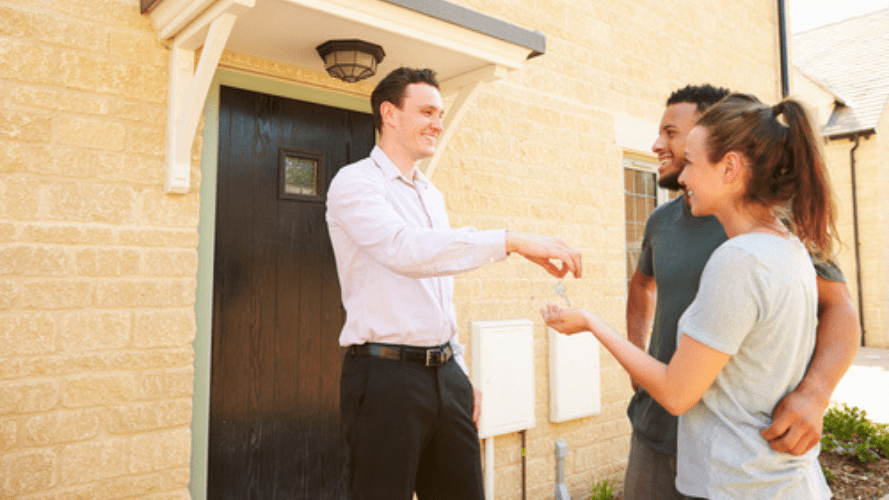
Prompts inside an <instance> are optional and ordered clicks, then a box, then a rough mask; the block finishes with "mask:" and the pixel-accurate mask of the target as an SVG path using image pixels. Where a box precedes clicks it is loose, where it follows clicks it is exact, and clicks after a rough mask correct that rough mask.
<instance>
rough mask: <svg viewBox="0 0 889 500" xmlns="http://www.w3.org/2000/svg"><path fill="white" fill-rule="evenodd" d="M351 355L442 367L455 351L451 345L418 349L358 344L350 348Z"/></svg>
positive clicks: (415, 347)
mask: <svg viewBox="0 0 889 500" xmlns="http://www.w3.org/2000/svg"><path fill="white" fill-rule="evenodd" d="M349 354H351V355H353V356H372V357H375V358H383V359H391V360H393V361H408V362H411V363H419V364H421V365H423V366H441V365H443V364H445V363H446V362H447V361H448V360H449V359H451V358H453V357H454V351H453V350H452V349H451V345H450V344H442V345H438V346H433V347H417V346H407V345H397V344H375V343H372V342H369V343H367V344H358V345H351V346H349Z"/></svg>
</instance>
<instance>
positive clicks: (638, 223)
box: [624, 164, 657, 279]
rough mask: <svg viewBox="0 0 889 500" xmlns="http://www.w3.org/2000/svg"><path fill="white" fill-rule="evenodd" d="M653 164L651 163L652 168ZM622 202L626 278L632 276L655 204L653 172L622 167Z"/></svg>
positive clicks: (655, 194)
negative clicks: (624, 218)
mask: <svg viewBox="0 0 889 500" xmlns="http://www.w3.org/2000/svg"><path fill="white" fill-rule="evenodd" d="M654 167H655V166H654V165H653V164H652V168H654ZM624 204H625V207H626V218H627V219H626V224H625V230H626V245H627V248H626V253H627V255H626V257H627V279H630V278H631V277H632V276H633V273H634V272H635V271H636V265H637V262H638V260H639V255H640V253H641V248H642V239H643V237H644V236H645V222H646V221H647V220H648V216H649V215H651V212H652V211H653V210H654V208H655V206H656V205H657V188H656V185H655V173H654V172H651V171H646V170H640V169H636V168H627V167H625V168H624Z"/></svg>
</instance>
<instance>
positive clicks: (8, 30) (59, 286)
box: [0, 0, 779, 500]
mask: <svg viewBox="0 0 889 500" xmlns="http://www.w3.org/2000/svg"><path fill="white" fill-rule="evenodd" d="M456 3H459V4H461V5H464V6H466V7H469V8H472V9H475V10H478V11H481V12H483V13H486V14H489V15H492V16H495V17H498V18H501V19H503V20H505V21H508V22H511V23H514V24H518V25H520V26H523V27H526V28H528V29H534V30H539V31H541V32H543V33H545V34H546V36H547V53H546V54H545V55H543V56H541V57H538V58H535V59H532V60H530V61H529V62H528V63H527V65H526V67H525V68H524V69H522V70H521V71H518V72H515V73H513V74H511V75H509V76H508V77H507V78H506V79H505V80H503V81H500V82H498V83H495V84H492V85H489V86H488V87H486V88H485V89H484V91H483V92H482V93H481V94H480V95H479V97H478V98H477V99H476V101H475V102H473V103H472V104H471V105H470V108H469V109H468V111H467V113H466V115H465V116H464V118H463V120H462V122H461V127H460V130H458V131H457V133H456V134H455V136H454V137H453V139H452V141H451V142H450V144H449V147H448V150H447V151H445V152H444V156H443V158H442V160H441V162H440V163H439V165H438V168H437V169H436V173H435V175H434V178H433V181H434V182H435V183H436V184H437V185H438V187H439V188H440V189H441V191H442V192H443V193H444V196H445V200H446V203H447V205H448V208H449V211H450V214H451V221H452V224H453V225H454V226H462V225H473V226H475V227H477V228H479V229H489V228H498V227H508V228H510V229H512V230H517V231H531V232H537V233H543V234H551V235H556V236H559V237H562V238H563V239H565V240H566V241H568V242H569V243H571V244H572V245H574V246H576V247H577V248H578V249H580V250H581V251H582V252H583V255H584V278H583V279H581V280H577V281H575V280H573V279H567V280H566V285H567V290H568V294H569V296H570V297H571V299H572V304H574V305H576V306H580V307H586V308H590V309H595V310H596V311H598V312H599V313H601V314H602V316H603V317H604V318H606V319H607V320H608V321H609V322H610V323H612V324H613V325H615V326H616V327H617V328H618V329H619V330H624V326H623V325H624V308H625V301H626V282H625V279H626V276H625V274H626V270H625V260H624V251H625V249H624V245H625V243H624V242H625V235H624V213H623V191H622V186H623V171H622V167H621V158H622V156H623V155H624V154H625V153H627V152H630V151H627V150H624V149H623V148H621V147H619V146H617V145H616V143H615V120H616V119H617V118H616V117H617V116H618V115H624V116H630V117H633V118H634V119H638V120H641V121H644V122H648V123H651V124H652V125H654V124H656V123H657V122H658V121H659V120H660V115H661V112H662V110H663V105H664V101H665V100H666V97H667V96H668V95H669V93H670V92H671V91H672V90H674V89H676V88H678V87H681V86H684V85H685V84H687V83H701V82H711V83H714V84H717V85H723V86H728V87H731V88H733V89H737V90H743V91H746V92H752V93H755V94H757V95H759V96H760V97H761V98H763V99H764V100H766V101H774V100H776V99H777V97H778V94H779V77H778V71H779V66H778V46H777V41H778V37H777V12H776V6H775V3H776V2H774V1H772V0H756V1H754V2H746V3H743V4H741V3H738V2H732V1H729V0H716V1H713V2H707V3H701V2H692V1H690V0H686V1H680V2H673V3H670V4H669V5H668V4H665V3H663V2H660V1H658V0H637V1H634V2H610V1H606V0H584V1H557V0H545V1H539V2H518V3H516V2H513V1H511V0H463V1H458V2H456ZM0 19H2V20H3V21H2V22H0V103H2V104H0V498H23V499H26V500H49V499H66V500H68V499H72V500H73V499H90V500H104V499H109V500H110V499H116V498H132V499H146V500H174V499H175V500H178V499H186V498H189V497H190V494H189V490H188V482H189V477H190V466H189V457H190V438H191V431H190V425H191V423H192V410H193V408H192V394H193V392H194V385H193V381H192V380H193V379H192V377H193V370H194V368H193V367H194V364H193V363H194V355H195V352H194V350H193V348H192V340H193V339H194V338H195V328H196V327H195V312H194V307H195V289H196V280H195V273H196V269H197V266H198V253H197V226H198V222H199V204H200V200H199V197H198V186H199V185H200V166H199V160H198V158H199V155H198V153H199V151H200V146H201V142H200V140H198V141H196V143H195V160H194V164H193V168H192V189H191V191H190V192H189V193H188V194H186V195H167V194H165V193H164V192H163V177H164V172H165V166H164V154H165V151H164V147H165V143H164V137H165V126H166V111H165V110H166V104H165V99H166V94H167V65H168V62H169V50H168V49H167V48H166V47H164V46H163V44H161V43H159V42H158V41H157V33H156V31H155V30H154V28H153V27H152V26H151V22H150V19H149V18H148V17H147V16H143V15H140V14H139V6H138V2H137V1H136V0H66V1H64V2H61V1H51V0H38V1H33V2H27V3H25V4H24V5H22V4H21V2H17V1H13V0H0ZM247 59H249V58H247ZM223 60H224V61H226V60H227V61H233V60H238V61H239V62H238V63H237V64H240V65H248V66H249V65H253V66H259V67H262V68H264V69H263V71H261V72H259V73H260V74H268V75H269V76H271V77H274V78H279V79H284V80H287V81H291V82H293V83H294V84H297V85H307V86H313V85H317V84H318V81H319V79H322V80H323V79H326V78H327V77H326V76H324V75H319V74H318V73H316V72H311V71H306V70H304V69H300V68H286V67H282V66H280V65H277V64H275V63H274V62H268V61H266V62H263V61H249V60H246V62H245V58H239V56H237V55H233V54H227V55H226V56H224V58H223ZM325 85H326V86H327V87H329V88H336V85H338V84H335V83H333V81H332V80H328V81H327V82H325ZM651 140H652V141H653V140H654V137H651ZM633 152H634V153H639V151H633ZM642 152H643V153H644V151H642ZM555 282H556V281H555V280H554V279H553V278H551V277H549V276H548V275H546V274H545V273H544V272H543V271H541V270H540V269H538V268H537V267H536V266H534V265H532V264H530V263H528V262H525V261H523V260H522V259H520V258H518V257H511V258H510V259H508V261H507V262H505V263H499V264H495V265H492V266H488V267H485V268H482V269H479V270H477V271H474V272H471V273H467V274H465V275H462V276H459V277H458V278H457V279H456V299H455V308H456V311H457V316H458V321H459V325H460V337H461V340H462V341H463V342H464V343H465V344H467V345H469V344H471V322H472V321H481V320H497V319H517V318H529V319H531V320H533V321H534V323H535V349H536V352H535V355H536V359H535V383H536V388H535V396H536V404H537V408H536V422H537V423H536V425H535V427H534V428H532V429H530V430H528V431H527V435H526V437H527V475H528V476H527V480H526V483H527V487H528V498H530V499H534V500H536V499H542V498H551V497H552V495H553V489H554V481H555V458H554V454H553V448H554V442H555V441H556V440H558V439H563V440H565V441H566V443H567V444H568V449H569V454H568V457H567V460H566V480H567V483H568V489H569V492H570V494H571V496H572V497H575V498H585V497H587V496H588V495H589V494H590V491H591V483H592V481H594V480H601V479H605V478H610V479H614V480H618V481H622V477H623V469H624V467H625V463H626V456H627V452H628V437H629V432H630V427H629V424H628V422H627V419H626V417H625V408H626V404H627V401H628V399H629V397H630V395H631V392H630V387H629V383H628V378H627V376H626V375H625V373H624V372H623V371H622V369H621V368H620V367H619V366H618V365H617V363H616V362H615V361H614V359H613V358H612V357H611V356H610V355H609V354H607V352H605V351H604V350H603V352H602V354H601V360H600V361H601V366H602V373H601V376H602V377H601V378H602V412H601V414H599V415H596V416H593V417H589V418H584V419H578V420H574V421H569V422H565V423H560V424H552V423H550V422H549V384H550V380H549V377H548V372H549V369H548V355H549V350H548V340H547V332H546V329H545V327H544V326H543V323H542V321H541V320H540V319H539V312H538V311H539V308H540V307H541V306H542V305H544V304H545V303H546V302H548V301H551V300H556V299H557V297H556V296H555V295H554V294H553V293H552V286H553V285H554V284H555ZM469 357H470V358H471V353H470V356H469ZM470 362H471V360H470ZM494 443H495V450H496V454H495V455H496V456H495V470H496V491H497V498H498V499H504V500H508V499H518V498H521V460H522V457H521V448H520V438H519V435H518V434H510V435H505V436H500V437H497V438H495V441H494Z"/></svg>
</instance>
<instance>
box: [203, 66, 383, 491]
mask: <svg viewBox="0 0 889 500" xmlns="http://www.w3.org/2000/svg"><path fill="white" fill-rule="evenodd" d="M223 85H225V86H228V87H237V88H240V89H244V90H250V91H253V92H259V93H262V94H269V95H275V96H279V97H285V98H289V99H297V100H300V101H306V102H311V103H315V104H323V105H326V106H333V107H337V108H343V109H348V110H352V111H360V112H364V113H370V112H371V107H370V98H369V96H368V97H356V96H349V95H344V94H337V93H335V92H331V91H328V90H322V89H317V88H312V87H308V86H303V85H298V84H295V83H291V82H284V81H280V80H274V79H270V78H263V77H259V76H255V75H248V74H244V73H240V72H236V71H232V70H226V69H218V70H217V71H216V73H215V75H214V77H213V82H212V83H211V85H210V91H209V93H208V95H207V101H206V104H205V105H204V129H203V132H202V138H203V147H202V150H201V181H200V208H199V210H200V212H199V218H198V271H197V291H196V296H195V306H194V307H195V321H196V333H195V339H194V342H193V344H192V347H193V349H194V393H193V396H192V419H191V465H190V469H191V470H190V483H189V489H190V491H191V497H192V499H193V500H206V498H207V462H208V451H207V449H208V448H207V446H208V443H209V437H210V433H209V425H210V424H209V422H210V359H211V354H212V353H211V346H212V336H213V254H214V245H215V239H216V185H217V168H218V164H219V163H218V155H219V88H220V86H223Z"/></svg>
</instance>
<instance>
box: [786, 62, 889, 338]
mask: <svg viewBox="0 0 889 500" xmlns="http://www.w3.org/2000/svg"><path fill="white" fill-rule="evenodd" d="M793 75H794V78H793V92H792V96H793V97H795V98H797V99H799V100H801V101H802V102H803V103H805V104H806V105H807V106H808V108H809V109H810V111H811V112H812V114H813V119H814V120H815V122H816V123H817V124H819V125H821V126H823V125H824V124H825V123H827V120H828V119H829V118H830V116H831V113H832V111H833V109H834V107H835V98H834V96H833V95H831V94H830V93H828V92H827V91H826V90H825V89H824V87H822V86H820V85H817V84H816V83H814V82H813V81H812V80H811V79H809V78H808V77H806V76H805V75H803V74H802V73H800V72H799V71H797V70H794V72H793ZM887 115H889V107H887V110H886V111H884V112H883V115H882V118H881V121H880V123H879V124H878V126H877V133H876V134H870V135H868V136H861V138H860V139H859V146H858V148H857V149H856V150H855V171H856V172H855V174H856V184H857V192H856V193H855V194H856V196H857V205H858V207H857V210H858V224H859V227H858V229H859V240H860V246H859V253H860V261H861V269H860V270H859V269H858V264H857V263H856V259H855V225H854V215H853V214H854V212H855V206H854V204H853V202H852V173H851V161H852V160H851V156H850V154H851V150H852V148H853V147H854V145H855V142H854V140H853V139H849V138H847V137H843V138H839V139H834V140H830V139H825V142H824V148H823V149H824V156H825V161H826V164H827V168H828V171H829V173H830V178H831V183H832V185H833V189H834V194H835V201H836V205H837V230H838V232H839V236H840V242H841V245H840V247H839V250H838V252H837V261H838V263H839V265H840V268H841V269H842V270H843V272H844V273H845V275H846V282H847V284H848V286H849V292H850V293H851V295H852V298H853V300H854V301H855V304H856V307H858V308H859V309H860V310H861V312H862V315H863V322H864V330H865V344H866V345H867V346H869V347H889V317H887V316H889V285H887V284H886V281H887V278H889V275H887V273H889V269H887V265H886V262H889V261H887V259H889V250H887V248H886V243H887V242H886V238H885V234H886V229H887V224H889V202H887V200H886V199H885V198H886V197H885V196H883V193H884V192H885V191H884V190H885V189H886V188H889V176H887V174H886V171H887V168H889V160H887V157H886V154H889V146H887V143H889V140H887V139H886V135H887V134H889V116H887ZM881 131H882V132H881ZM859 275H860V276H861V303H862V304H863V305H862V304H859V297H858V276H859Z"/></svg>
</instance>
